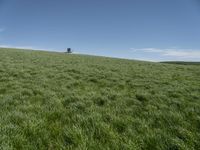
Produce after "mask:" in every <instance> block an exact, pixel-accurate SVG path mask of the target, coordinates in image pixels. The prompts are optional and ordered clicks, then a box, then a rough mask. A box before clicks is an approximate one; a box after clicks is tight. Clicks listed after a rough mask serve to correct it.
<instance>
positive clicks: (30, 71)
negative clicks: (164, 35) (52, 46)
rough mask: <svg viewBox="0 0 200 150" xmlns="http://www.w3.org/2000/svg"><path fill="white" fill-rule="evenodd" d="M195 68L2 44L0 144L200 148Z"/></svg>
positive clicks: (199, 82) (199, 84)
mask: <svg viewBox="0 0 200 150" xmlns="http://www.w3.org/2000/svg"><path fill="white" fill-rule="evenodd" d="M199 77H200V66H199V65H176V64H165V63H151V62H142V61H134V60H125V59H114V58H105V57H94V56H84V55H77V54H76V55H74V54H65V53H56V52H44V51H30V50H17V49H4V48H1V49H0V116H1V117H0V135H1V136H0V149H6V150H7V149H135V150H141V149H145V150H146V149H149V150H156V149H174V150H175V149H199V147H200V143H199V141H200V78H199Z"/></svg>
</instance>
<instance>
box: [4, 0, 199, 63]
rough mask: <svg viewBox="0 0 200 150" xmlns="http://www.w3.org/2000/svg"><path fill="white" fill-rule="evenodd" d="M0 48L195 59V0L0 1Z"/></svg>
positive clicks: (197, 12) (144, 57) (196, 18)
mask: <svg viewBox="0 0 200 150" xmlns="http://www.w3.org/2000/svg"><path fill="white" fill-rule="evenodd" d="M0 46H1V47H24V48H27V47H28V48H33V49H48V50H58V51H65V49H66V48H68V47H71V48H72V49H74V50H75V52H77V53H83V54H93V55H103V56H111V57H121V58H129V59H141V60H153V61H161V60H186V61H200V0H0Z"/></svg>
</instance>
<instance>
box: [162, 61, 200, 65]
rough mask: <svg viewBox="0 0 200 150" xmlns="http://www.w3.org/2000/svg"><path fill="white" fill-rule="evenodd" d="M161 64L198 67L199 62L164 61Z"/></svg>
mask: <svg viewBox="0 0 200 150" xmlns="http://www.w3.org/2000/svg"><path fill="white" fill-rule="evenodd" d="M161 63H168V64H177V65H200V62H185V61H166V62H161Z"/></svg>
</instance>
